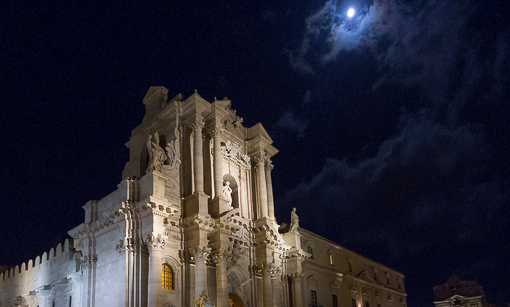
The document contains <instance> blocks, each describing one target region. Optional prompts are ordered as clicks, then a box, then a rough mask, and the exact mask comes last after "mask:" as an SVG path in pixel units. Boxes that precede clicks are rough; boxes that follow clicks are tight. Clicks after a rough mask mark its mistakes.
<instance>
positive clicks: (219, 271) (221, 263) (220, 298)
mask: <svg viewBox="0 0 510 307" xmlns="http://www.w3.org/2000/svg"><path fill="white" fill-rule="evenodd" d="M214 262H215V263H216V307H228V306H229V305H228V282H227V263H226V261H225V255H223V253H221V252H220V253H217V254H215V255H214Z"/></svg>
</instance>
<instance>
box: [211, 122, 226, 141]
mask: <svg viewBox="0 0 510 307" xmlns="http://www.w3.org/2000/svg"><path fill="white" fill-rule="evenodd" d="M223 132H225V127H223V124H218V125H216V126H214V128H213V129H212V130H211V137H213V138H214V137H217V136H220V135H221V134H222V133H223Z"/></svg>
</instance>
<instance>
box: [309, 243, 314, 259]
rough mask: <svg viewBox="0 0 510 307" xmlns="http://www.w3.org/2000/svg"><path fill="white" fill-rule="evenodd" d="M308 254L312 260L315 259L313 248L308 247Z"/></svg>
mask: <svg viewBox="0 0 510 307" xmlns="http://www.w3.org/2000/svg"><path fill="white" fill-rule="evenodd" d="M308 253H309V254H310V255H311V256H310V258H312V259H313V249H312V247H311V246H308Z"/></svg>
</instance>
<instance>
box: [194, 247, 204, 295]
mask: <svg viewBox="0 0 510 307" xmlns="http://www.w3.org/2000/svg"><path fill="white" fill-rule="evenodd" d="M193 255H194V257H195V296H197V295H198V294H200V293H201V292H202V290H207V267H206V266H205V260H206V257H207V249H206V248H205V247H202V248H197V249H196V250H194V251H193Z"/></svg>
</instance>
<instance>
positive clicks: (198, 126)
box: [191, 115, 205, 131]
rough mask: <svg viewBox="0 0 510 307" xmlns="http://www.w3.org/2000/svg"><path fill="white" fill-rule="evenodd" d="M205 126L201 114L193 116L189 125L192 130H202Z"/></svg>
mask: <svg viewBox="0 0 510 307" xmlns="http://www.w3.org/2000/svg"><path fill="white" fill-rule="evenodd" d="M204 126H205V123H204V119H203V118H202V117H201V116H198V115H197V117H196V118H195V121H194V122H193V124H192V125H191V127H192V128H193V130H200V131H201V130H202V129H203V128H204Z"/></svg>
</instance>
